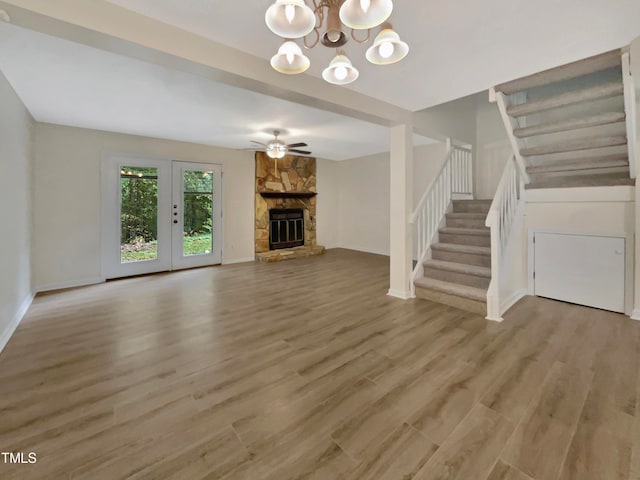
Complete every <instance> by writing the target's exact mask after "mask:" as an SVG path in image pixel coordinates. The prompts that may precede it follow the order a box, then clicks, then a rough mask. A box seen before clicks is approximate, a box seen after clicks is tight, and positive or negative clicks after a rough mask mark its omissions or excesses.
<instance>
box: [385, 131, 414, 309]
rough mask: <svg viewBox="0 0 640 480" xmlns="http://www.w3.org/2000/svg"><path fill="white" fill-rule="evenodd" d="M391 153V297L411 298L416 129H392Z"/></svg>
mask: <svg viewBox="0 0 640 480" xmlns="http://www.w3.org/2000/svg"><path fill="white" fill-rule="evenodd" d="M390 133H391V153H390V162H389V164H390V169H391V171H390V173H389V179H390V192H391V194H390V201H389V207H390V208H389V213H390V221H389V226H390V230H391V231H390V241H389V244H390V254H391V268H390V272H389V277H390V278H389V295H391V296H393V297H398V298H402V299H408V298H410V297H411V285H410V281H411V271H412V270H413V265H412V256H413V255H412V252H413V244H412V238H413V237H412V235H413V233H412V229H411V228H410V227H411V225H410V224H409V217H410V216H411V213H412V207H413V128H412V126H411V125H407V124H402V125H396V126H394V127H391V129H390Z"/></svg>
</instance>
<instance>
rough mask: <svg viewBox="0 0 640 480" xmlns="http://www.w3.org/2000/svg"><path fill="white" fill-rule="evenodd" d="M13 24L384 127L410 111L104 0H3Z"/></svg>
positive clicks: (2, 6) (0, 3) (408, 116)
mask: <svg viewBox="0 0 640 480" xmlns="http://www.w3.org/2000/svg"><path fill="white" fill-rule="evenodd" d="M0 9H4V10H6V12H7V13H8V14H9V16H10V17H11V23H13V24H15V25H18V26H21V27H24V28H28V29H30V30H35V31H38V32H40V33H44V34H47V35H52V36H56V37H60V38H63V39H66V40H70V41H73V42H76V43H80V44H83V45H87V46H90V47H93V48H97V49H101V50H105V51H108V52H111V53H116V54H120V55H124V56H128V57H131V58H136V59H139V60H142V61H145V62H148V63H153V64H157V65H160V66H163V67H168V68H172V69H175V70H179V71H183V72H186V73H190V74H193V75H198V76H201V77H205V78H208V79H210V80H213V81H216V82H220V83H223V84H226V85H231V86H234V87H239V88H243V89H246V90H251V91H253V92H256V93H260V94H264V95H269V96H272V97H276V98H280V99H283V100H287V101H291V102H295V103H298V104H302V105H306V106H308V107H313V108H318V109H320V110H325V111H329V112H333V113H337V114H340V115H345V116H348V117H351V118H356V119H358V120H364V121H367V122H371V123H375V124H378V125H383V126H392V125H398V124H408V123H410V122H411V118H412V114H411V112H410V111H408V110H405V109H402V108H400V107H397V106H395V105H392V104H390V103H387V102H383V101H381V100H378V99H376V98H373V97H369V96H367V95H363V94H360V93H357V92H354V91H353V90H350V89H346V88H344V87H336V86H334V85H330V84H328V83H326V82H324V81H323V80H321V79H319V78H316V77H313V76H311V75H306V74H303V75H296V76H288V75H282V74H279V73H277V72H275V71H274V70H273V69H272V68H271V67H270V65H269V62H268V61H267V60H265V59H263V58H259V57H256V56H253V55H250V54H247V53H245V52H242V51H240V50H237V49H234V48H231V47H228V46H226V45H222V44H220V43H217V42H214V41H212V40H209V39H206V38H204V37H201V36H198V35H195V34H193V33H190V32H188V31H185V30H182V29H180V28H177V27H174V26H171V25H168V24H165V23H162V22H159V21H157V20H154V19H151V18H149V17H146V16H144V15H140V14H138V13H135V12H132V11H130V10H127V9H125V8H122V7H119V6H117V5H114V4H112V3H109V2H106V1H104V0H91V1H90V2H87V1H86V0H56V1H55V2H52V1H51V0H0Z"/></svg>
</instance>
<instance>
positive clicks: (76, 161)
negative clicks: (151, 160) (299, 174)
mask: <svg viewBox="0 0 640 480" xmlns="http://www.w3.org/2000/svg"><path fill="white" fill-rule="evenodd" d="M35 132H36V136H35V168H34V172H35V173H34V196H33V212H34V226H33V233H34V237H33V265H34V269H33V275H34V286H35V288H36V290H38V291H42V290H50V289H55V288H64V287H68V286H75V285H82V284H87V283H95V282H99V281H101V278H102V275H101V265H100V263H101V254H100V252H101V250H100V244H101V243H100V242H101V218H100V191H101V184H100V165H101V159H102V155H103V154H104V153H108V152H117V153H130V154H136V155H143V156H145V155H146V156H150V157H155V158H170V159H174V160H186V161H192V162H210V163H218V164H222V168H223V171H224V179H223V190H224V199H223V201H224V220H223V221H224V251H223V262H224V263H229V262H233V261H243V260H248V259H253V257H254V245H253V243H254V240H253V237H254V229H253V222H254V181H255V180H254V170H255V165H254V159H253V153H252V152H242V151H235V150H228V149H222V148H216V147H210V146H206V145H196V144H190V143H182V142H173V141H168V140H159V139H152V138H146V137H137V136H132V135H122V134H115V133H107V132H100V131H95V130H86V129H80V128H73V127H63V126H57V125H50V124H36V130H35Z"/></svg>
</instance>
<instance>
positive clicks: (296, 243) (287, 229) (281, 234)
mask: <svg viewBox="0 0 640 480" xmlns="http://www.w3.org/2000/svg"><path fill="white" fill-rule="evenodd" d="M302 245H304V212H303V210H302V209H301V208H272V209H271V210H269V250H278V249H281V248H292V247H300V246H302Z"/></svg>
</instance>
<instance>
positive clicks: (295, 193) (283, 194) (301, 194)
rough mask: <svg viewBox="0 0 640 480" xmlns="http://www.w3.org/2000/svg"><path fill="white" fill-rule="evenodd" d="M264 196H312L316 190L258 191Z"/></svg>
mask: <svg viewBox="0 0 640 480" xmlns="http://www.w3.org/2000/svg"><path fill="white" fill-rule="evenodd" d="M260 195H262V196H263V197H264V198H312V197H315V196H316V195H318V194H317V193H316V192H260Z"/></svg>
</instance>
